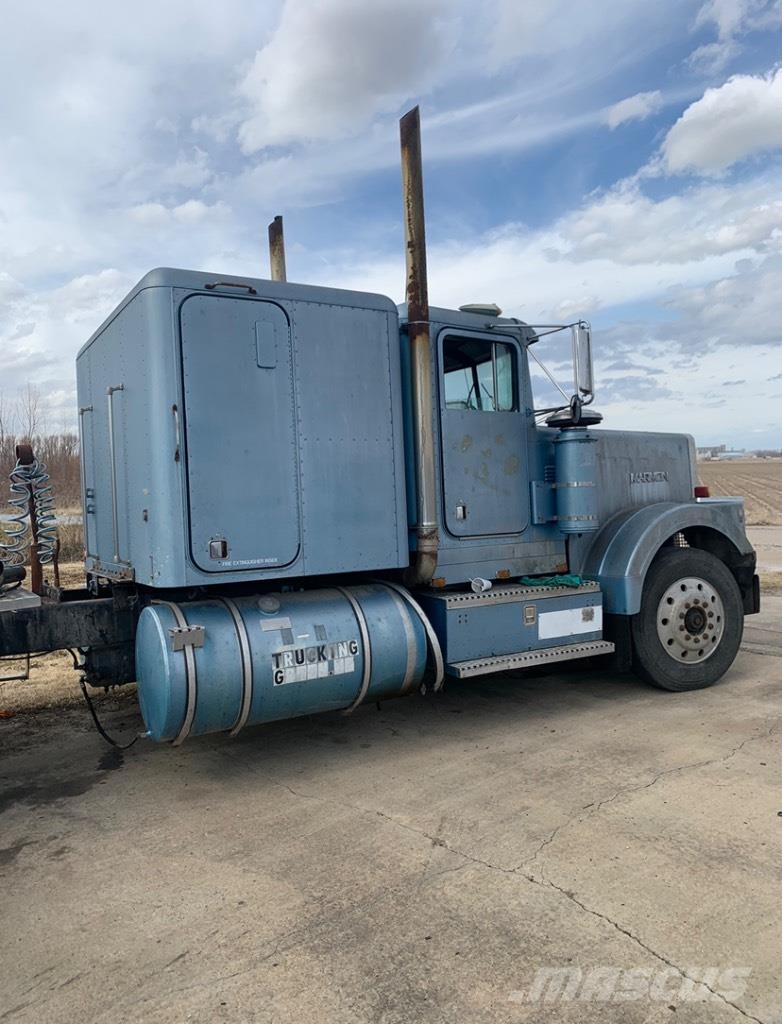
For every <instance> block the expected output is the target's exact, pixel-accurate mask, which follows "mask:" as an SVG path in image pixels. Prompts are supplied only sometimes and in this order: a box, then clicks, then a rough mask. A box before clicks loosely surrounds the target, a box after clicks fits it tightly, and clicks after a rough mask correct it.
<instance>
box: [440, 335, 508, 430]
mask: <svg viewBox="0 0 782 1024" xmlns="http://www.w3.org/2000/svg"><path fill="white" fill-rule="evenodd" d="M443 367H444V380H445V407H446V409H470V410H474V411H476V412H511V411H513V410H514V409H515V408H516V405H515V397H516V389H515V387H514V360H513V346H512V345H507V344H505V343H504V342H501V341H488V340H484V339H483V338H446V339H445V342H444V343H443Z"/></svg>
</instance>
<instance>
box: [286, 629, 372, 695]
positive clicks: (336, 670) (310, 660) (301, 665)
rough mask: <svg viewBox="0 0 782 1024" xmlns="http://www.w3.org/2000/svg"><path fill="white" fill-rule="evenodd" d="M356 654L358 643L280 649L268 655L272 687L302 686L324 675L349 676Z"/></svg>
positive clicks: (349, 642)
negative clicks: (284, 684) (270, 664)
mask: <svg viewBox="0 0 782 1024" xmlns="http://www.w3.org/2000/svg"><path fill="white" fill-rule="evenodd" d="M358 651H359V646H358V640H337V641H335V642H334V643H325V644H313V645H312V646H309V647H282V648H280V650H278V651H274V653H273V654H272V680H273V682H274V685H275V686H282V685H283V683H304V682H308V681H310V680H312V679H325V678H328V676H342V675H349V674H350V673H351V672H354V671H355V664H356V655H357V654H358Z"/></svg>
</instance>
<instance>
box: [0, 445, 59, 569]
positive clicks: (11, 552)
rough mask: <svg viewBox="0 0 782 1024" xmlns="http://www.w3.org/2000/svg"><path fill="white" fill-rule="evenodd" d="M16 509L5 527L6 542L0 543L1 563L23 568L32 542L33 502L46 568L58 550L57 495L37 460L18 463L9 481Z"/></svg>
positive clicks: (39, 557) (11, 500) (40, 548)
mask: <svg viewBox="0 0 782 1024" xmlns="http://www.w3.org/2000/svg"><path fill="white" fill-rule="evenodd" d="M9 479H10V481H11V497H10V498H9V501H8V504H9V505H10V506H11V508H12V509H13V512H12V513H11V516H10V519H9V520H8V521H7V523H6V526H5V535H6V540H5V541H4V542H2V543H0V561H2V562H4V563H5V564H6V565H23V564H24V562H25V559H26V558H27V554H28V551H29V549H30V542H31V540H32V531H31V527H30V498H31V497H32V499H33V508H34V509H35V519H36V526H37V539H38V559H39V561H40V562H41V564H42V565H46V564H47V563H48V562H51V561H52V560H53V558H54V554H55V549H56V546H57V517H56V515H55V511H54V492H53V489H52V485H51V484H50V482H49V474H48V473H47V471H46V466H45V465H44V464H43V463H42V462H38V460H37V459H33V461H32V462H31V463H29V464H25V463H23V462H22V461H21V460H20V461H18V462H17V463H16V465H15V466H14V468H13V470H12V471H11V473H10V477H9Z"/></svg>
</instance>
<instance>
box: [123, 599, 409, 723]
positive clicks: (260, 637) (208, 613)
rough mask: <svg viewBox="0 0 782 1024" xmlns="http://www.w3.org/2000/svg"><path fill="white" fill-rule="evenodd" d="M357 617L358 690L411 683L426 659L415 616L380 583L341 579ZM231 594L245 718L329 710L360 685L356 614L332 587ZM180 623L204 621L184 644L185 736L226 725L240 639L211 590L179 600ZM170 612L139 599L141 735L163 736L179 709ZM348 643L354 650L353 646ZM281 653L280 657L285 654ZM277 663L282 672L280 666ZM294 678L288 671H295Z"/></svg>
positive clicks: (383, 690)
mask: <svg viewBox="0 0 782 1024" xmlns="http://www.w3.org/2000/svg"><path fill="white" fill-rule="evenodd" d="M350 593H351V594H352V595H353V597H354V598H355V600H356V601H357V602H358V603H359V605H360V607H361V609H362V611H363V613H364V615H365V618H366V624H367V629H368V635H369V639H370V645H369V646H370V650H371V675H370V681H369V688H368V690H367V692H366V696H365V700H367V701H370V702H372V701H378V700H385V699H388V698H391V697H397V696H401V695H402V693H403V692H405V693H406V692H409V691H411V690H415V689H416V688H417V686H418V685H419V684H420V682H421V679H422V677H423V673H424V669H425V667H426V658H427V646H426V635H425V632H424V627H423V624H422V622H421V620H420V618H419V617H418V616H417V615H416V614H415V612H413V611H412V610H411V609H409V608H408V606H407V605H406V604H405V603H404V602H401V601H400V600H398V599H397V598H396V595H395V594H393V593H392V592H391V591H390V590H389V589H388V588H387V587H383V586H382V585H365V586H357V587H352V588H350ZM269 600H270V595H266V596H265V599H264V601H263V602H261V599H260V597H259V596H258V595H253V596H249V597H239V598H237V599H236V602H235V603H236V607H237V608H238V610H239V612H240V615H241V619H242V621H243V623H244V626H245V628H246V630H247V637H248V640H249V644H250V650H251V657H252V677H253V678H252V703H251V709H250V714H249V717H248V719H247V725H258V724H260V723H262V722H272V721H276V720H279V719H284V718H295V717H297V716H300V715H310V714H316V713H318V712H321V711H336V710H340V709H344V708H347V707H349V706H350V705H351V704H352V703H353V702H354V700H355V699H356V697H357V695H358V694H359V692H360V689H361V685H362V679H363V673H364V665H365V658H366V648H365V645H364V642H363V639H362V634H361V630H360V628H359V623H358V620H357V617H356V614H355V612H354V610H353V608H352V606H351V604H350V602H349V601H348V599H347V598H346V597H345V595H344V594H342V593H340V592H339V591H338V590H335V589H332V590H311V591H305V592H300V593H294V594H284V593H281V594H276V595H273V597H272V607H273V610H272V611H264V610H263V609H264V607H269ZM179 607H180V609H181V610H182V612H183V614H184V616H185V618H186V620H187V623H188V625H191V626H195V625H197V626H201V627H203V630H204V640H203V646H202V647H195V648H193V652H194V656H195V666H196V704H195V708H196V710H195V718H194V720H193V726H192V729H191V730H190V735H191V736H199V735H204V734H205V733H211V732H226V731H229V730H231V728H232V727H233V725H234V723H235V722H236V721H237V719H238V717H239V712H240V708H241V703H242V692H243V691H242V685H243V676H242V660H241V647H240V641H239V636H238V633H237V630H236V626H235V624H234V621H233V619H232V617H231V614H230V612H229V610H228V608H227V607H226V606H225V604H223V603H222V602H221V601H219V600H217V599H210V598H206V599H204V600H198V601H186V602H180V603H179ZM176 626H177V621H176V618H175V616H174V614H173V612H172V611H171V609H170V608H169V607H168V606H166V605H162V604H161V605H158V604H151V605H148V606H147V607H146V608H145V609H144V610H143V612H142V613H141V617H140V619H139V625H138V632H137V635H136V664H137V671H138V692H139V702H140V704H141V712H142V715H143V718H144V722H145V724H146V727H147V729H148V730H149V733H150V736H151V738H152V739H155V740H173V739H174V738H175V737H176V736H177V734H178V732H179V730H180V728H181V727H182V723H183V721H184V719H185V712H186V706H187V677H186V659H185V654H184V652H183V651H181V650H174V649H173V641H172V637H171V632H170V631H171V630H172V629H174V628H175V627H176ZM353 652H355V653H353ZM289 663H290V664H289ZM281 673H282V675H281ZM297 674H298V676H300V677H301V678H296V676H297Z"/></svg>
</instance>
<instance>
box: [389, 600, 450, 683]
mask: <svg viewBox="0 0 782 1024" xmlns="http://www.w3.org/2000/svg"><path fill="white" fill-rule="evenodd" d="M375 582H376V583H378V584H380V586H381V587H388V588H389V589H390V590H395V591H396V592H397V594H399V595H400V596H401V597H402V599H403V600H404V601H407V603H408V604H409V605H410V607H411V608H412V609H413V611H415V613H416V614H417V615H418V618H419V619H420V620H421V622H422V624H423V627H424V629H425V631H426V635H427V637H428V639H429V646H430V648H431V651H432V657H433V658H434V664H435V676H434V686H433V689H434V691H435V693H437V692H438V691H439V690H442V688H443V683H444V682H445V662H444V660H443V652H442V648H441V647H440V641H439V640H438V639H437V634H436V633H435V631H434V627H433V626H432V624H431V622H430V621H429V619H427V617H426V614H425V613H424V610H423V608H422V607H421V605H420V604H419V603H418V602H417V601H416V599H415V598H414V597H413V595H412V594H411V593H410V591H409V590H406V589H405V588H404V587H400V585H399V584H398V583H391V582H390V581H389V580H376V581H375Z"/></svg>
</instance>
